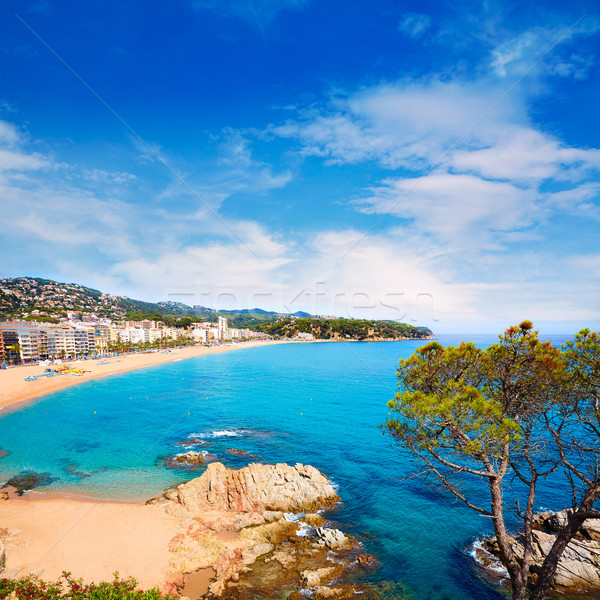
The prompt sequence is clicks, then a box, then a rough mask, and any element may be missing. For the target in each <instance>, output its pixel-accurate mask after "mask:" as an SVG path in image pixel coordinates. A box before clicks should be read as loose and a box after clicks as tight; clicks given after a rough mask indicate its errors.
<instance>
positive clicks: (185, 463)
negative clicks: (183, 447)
mask: <svg viewBox="0 0 600 600" xmlns="http://www.w3.org/2000/svg"><path fill="white" fill-rule="evenodd" d="M211 460H217V457H216V456H215V455H214V454H210V453H209V452H195V451H194V450H190V451H189V452H182V453H181V454H176V455H175V456H171V457H169V458H168V459H167V467H169V469H176V468H182V467H183V468H186V467H195V466H198V465H203V464H204V463H205V462H209V461H211Z"/></svg>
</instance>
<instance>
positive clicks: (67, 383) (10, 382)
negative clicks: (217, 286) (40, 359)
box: [0, 340, 294, 414]
mask: <svg viewBox="0 0 600 600" xmlns="http://www.w3.org/2000/svg"><path fill="white" fill-rule="evenodd" d="M289 343H294V342H288V341H280V340H273V341H256V342H233V343H231V344H227V345H222V346H208V347H207V346H186V347H183V348H176V349H173V350H171V351H170V352H160V351H157V352H147V353H146V352H144V353H135V354H127V355H122V356H114V357H109V358H98V359H87V360H83V359H80V360H74V361H65V362H64V363H63V365H70V366H73V367H75V368H80V369H84V370H85V371H89V372H87V373H85V374H84V375H82V376H81V377H77V376H74V375H57V376H55V377H43V378H40V379H37V380H35V381H25V378H26V377H30V376H32V375H33V376H35V375H41V374H42V373H44V370H45V367H41V366H39V365H26V366H18V367H14V368H11V369H6V370H2V371H0V414H2V413H3V412H6V409H8V408H10V409H11V410H18V409H20V408H22V407H23V406H26V405H28V404H29V403H30V402H32V401H33V400H36V399H38V398H41V397H42V396H47V395H48V394H52V393H54V392H58V391H60V390H64V389H66V388H69V387H73V386H75V385H79V384H81V383H84V382H86V381H91V380H92V379H99V378H100V377H107V376H109V375H115V374H117V373H126V372H129V371H134V370H137V369H143V368H145V367H153V366H155V365H160V364H164V363H169V362H175V361H179V360H187V359H190V358H197V357H199V356H205V355H208V354H219V353H222V352H229V351H233V350H243V349H245V348H254V347H258V346H267V345H274V344H289ZM104 361H108V362H107V363H105V364H99V363H102V362H104Z"/></svg>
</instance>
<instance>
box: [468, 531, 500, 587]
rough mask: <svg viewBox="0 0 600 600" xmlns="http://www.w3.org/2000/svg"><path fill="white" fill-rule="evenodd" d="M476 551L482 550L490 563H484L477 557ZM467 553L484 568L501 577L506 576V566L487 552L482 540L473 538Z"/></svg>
mask: <svg viewBox="0 0 600 600" xmlns="http://www.w3.org/2000/svg"><path fill="white" fill-rule="evenodd" d="M477 551H479V552H482V553H483V554H485V555H486V557H488V558H489V559H490V561H491V564H488V565H484V564H483V561H482V560H481V559H480V558H478V557H477ZM469 554H470V555H471V556H472V557H473V559H474V560H475V562H476V563H477V564H478V565H480V566H482V567H483V568H484V569H486V570H488V571H492V572H494V573H496V574H497V575H500V576H501V577H504V578H508V571H507V570H506V567H505V566H504V565H503V564H502V563H501V562H500V561H499V560H498V559H497V558H496V557H495V556H494V555H493V554H492V553H491V552H489V551H488V550H487V549H486V548H485V546H484V545H483V540H475V541H474V542H473V545H472V547H471V551H470V552H469Z"/></svg>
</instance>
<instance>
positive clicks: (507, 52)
mask: <svg viewBox="0 0 600 600" xmlns="http://www.w3.org/2000/svg"><path fill="white" fill-rule="evenodd" d="M570 25H572V24H570V23H561V24H560V25H552V26H546V27H532V28H529V29H527V30H525V31H523V32H522V33H520V34H519V35H516V36H514V37H509V38H508V39H506V40H504V41H502V42H500V43H499V44H498V45H497V46H496V47H495V48H494V49H493V50H492V53H491V66H492V68H493V69H494V71H495V72H496V74H498V75H499V76H501V77H505V76H507V75H515V76H519V75H521V74H523V73H524V72H525V71H526V70H527V69H529V68H530V67H531V65H532V64H534V63H535V62H536V61H537V60H538V59H539V58H540V57H541V56H543V55H544V54H545V53H546V52H548V51H549V50H551V49H553V47H554V46H555V45H558V46H559V48H558V50H560V46H562V45H565V44H567V43H568V42H570V41H572V40H573V39H574V38H577V37H588V36H591V35H593V34H596V33H598V32H599V31H600V20H598V19H595V18H593V17H584V18H583V19H582V20H581V22H580V23H579V24H577V25H576V26H574V27H570ZM558 50H557V52H558ZM590 60H592V59H591V58H590V57H582V56H579V55H577V54H570V55H569V56H567V57H566V58H564V59H561V58H559V57H557V53H556V52H555V53H553V54H552V55H551V56H550V57H549V58H548V59H547V61H546V65H547V67H546V70H547V72H550V73H552V74H555V75H560V76H563V77H569V76H574V77H577V78H581V77H583V76H585V74H586V73H587V69H588V67H589V61H590Z"/></svg>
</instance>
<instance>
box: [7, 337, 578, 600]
mask: <svg viewBox="0 0 600 600" xmlns="http://www.w3.org/2000/svg"><path fill="white" fill-rule="evenodd" d="M461 339H465V340H471V341H473V342H475V343H476V344H477V345H479V346H481V347H485V346H487V345H489V344H490V343H493V342H495V341H496V339H497V338H496V336H474V335H469V336H467V335H465V336H451V335H444V336H439V340H440V341H441V342H442V343H443V344H447V345H449V344H456V343H458V342H459V341H460V340H461ZM550 339H551V341H553V342H555V343H557V344H560V343H562V342H564V341H565V339H566V338H564V337H553V338H550ZM422 344H423V342H409V341H405V342H381V343H315V344H286V345H278V346H266V347H259V348H250V349H243V350H238V351H235V352H228V353H223V354H214V355H209V356H204V357H200V358H195V359H189V360H184V361H178V362H174V363H169V364H164V365H160V366H156V367H150V368H146V369H142V370H138V371H132V372H129V373H125V374H121V375H114V376H111V377H107V378H105V379H99V380H95V381H89V382H85V383H82V384H81V385H78V386H76V387H73V388H71V389H68V390H64V391H62V392H60V393H56V394H53V395H50V396H47V397H45V398H43V399H40V400H38V401H36V402H35V403H33V404H31V405H30V406H28V407H26V408H24V409H23V410H20V411H18V412H8V413H6V414H4V415H3V416H2V417H1V418H0V447H2V448H4V449H6V450H9V451H10V452H11V454H10V455H9V456H6V457H4V458H2V459H0V480H6V479H8V478H9V477H10V476H12V475H15V474H17V473H20V472H23V471H35V472H37V473H48V474H50V476H52V477H54V478H55V481H54V482H53V483H52V484H51V485H49V486H47V487H44V488H39V490H40V491H42V490H44V491H60V492H69V491H70V492H76V493H79V494H88V495H92V496H96V497H103V498H109V499H139V498H150V497H152V496H156V495H158V494H160V493H161V492H163V491H164V490H165V489H167V488H169V487H172V486H173V485H176V484H178V483H180V482H181V481H184V480H187V479H190V478H192V477H194V476H198V475H199V474H200V472H198V473H190V472H185V471H184V472H177V471H173V470H170V469H167V468H166V467H165V466H164V459H165V457H166V456H170V455H173V454H176V453H178V452H181V451H182V449H183V448H184V447H183V446H181V445H179V444H180V443H181V442H182V441H184V440H185V439H186V438H188V436H190V435H194V436H195V437H198V438H203V439H205V440H206V442H207V445H206V446H203V447H201V448H197V449H204V450H207V451H209V452H211V453H213V454H215V455H216V456H217V457H218V459H219V460H220V461H222V462H224V463H225V464H227V465H229V466H232V467H241V466H243V465H244V464H246V463H247V462H248V459H244V458H240V457H236V456H232V455H231V454H229V453H228V452H227V450H228V449H230V448H235V449H239V450H244V451H246V452H250V453H252V454H254V455H257V456H259V457H260V460H262V461H264V462H269V463H275V462H287V463H295V462H302V463H308V464H312V465H314V466H315V467H317V468H318V469H320V470H321V471H323V472H324V473H326V474H327V475H328V476H329V477H330V478H331V479H332V480H333V482H334V483H335V484H336V485H337V486H339V494H340V496H341V497H342V500H343V504H342V505H341V506H340V507H339V509H338V510H337V512H336V513H335V514H334V515H333V517H332V518H333V519H334V520H335V521H337V522H338V523H339V526H340V527H341V528H342V529H344V530H345V531H347V532H349V533H351V534H353V535H355V536H356V537H358V538H359V539H360V540H361V541H362V542H363V544H364V545H365V547H366V550H367V551H368V552H371V553H373V554H376V555H377V556H378V557H379V560H380V561H381V567H380V568H379V569H378V570H377V571H375V572H374V573H373V574H372V575H371V579H370V580H371V581H373V580H374V581H388V582H402V583H403V584H404V585H405V586H406V587H407V589H408V590H410V592H412V594H413V595H412V598H414V600H425V599H431V600H442V599H444V600H464V599H469V600H470V599H472V600H481V599H487V598H489V599H495V598H500V597H502V596H501V595H499V594H498V592H497V591H496V589H495V588H494V586H493V585H492V584H490V583H489V582H488V581H487V580H486V578H485V577H484V576H482V574H481V572H480V571H479V569H478V568H477V567H476V566H475V564H474V562H473V560H472V559H471V557H470V555H469V554H468V552H467V551H466V548H467V547H468V545H469V544H470V543H471V542H472V541H473V540H474V539H476V538H477V537H478V536H481V535H482V534H487V533H489V532H490V531H491V524H490V523H489V520H488V519H485V518H482V517H480V516H478V515H476V514H475V513H473V512H472V511H470V510H469V509H467V508H466V507H463V506H460V505H458V504H455V503H453V502H452V501H451V499H450V498H449V497H448V496H447V494H445V493H444V492H443V491H441V490H437V489H432V488H430V487H428V486H427V485H425V484H424V483H423V482H421V481H420V480H418V479H411V480H406V479H404V478H405V477H406V476H407V475H409V474H410V473H411V472H413V465H412V464H411V463H410V462H409V461H408V460H407V458H406V457H403V456H402V455H400V453H399V452H398V451H397V450H395V449H393V448H392V447H391V445H390V438H389V437H386V436H384V435H382V433H381V431H380V430H379V429H378V428H377V425H378V424H380V423H383V422H384V421H385V419H386V416H387V414H388V411H387V407H386V402H387V401H388V400H389V399H391V398H393V397H394V394H395V391H396V389H395V388H396V377H395V369H396V364H397V361H398V359H399V358H402V357H407V356H409V355H410V354H411V353H412V352H413V351H414V350H415V349H416V348H417V347H419V346H421V345H422ZM31 385H35V382H32V384H31ZM556 489H557V487H556V486H553V488H550V487H549V486H547V487H546V488H545V489H543V490H541V492H540V494H539V495H538V499H537V506H536V508H537V509H541V508H549V509H560V508H562V507H564V506H565V504H566V498H564V497H561V495H560V494H559V493H557V491H556ZM480 491H481V492H482V493H483V490H477V489H475V490H473V492H474V493H475V494H477V493H479V492H480ZM32 493H35V492H32ZM482 498H485V496H483V495H482Z"/></svg>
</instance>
